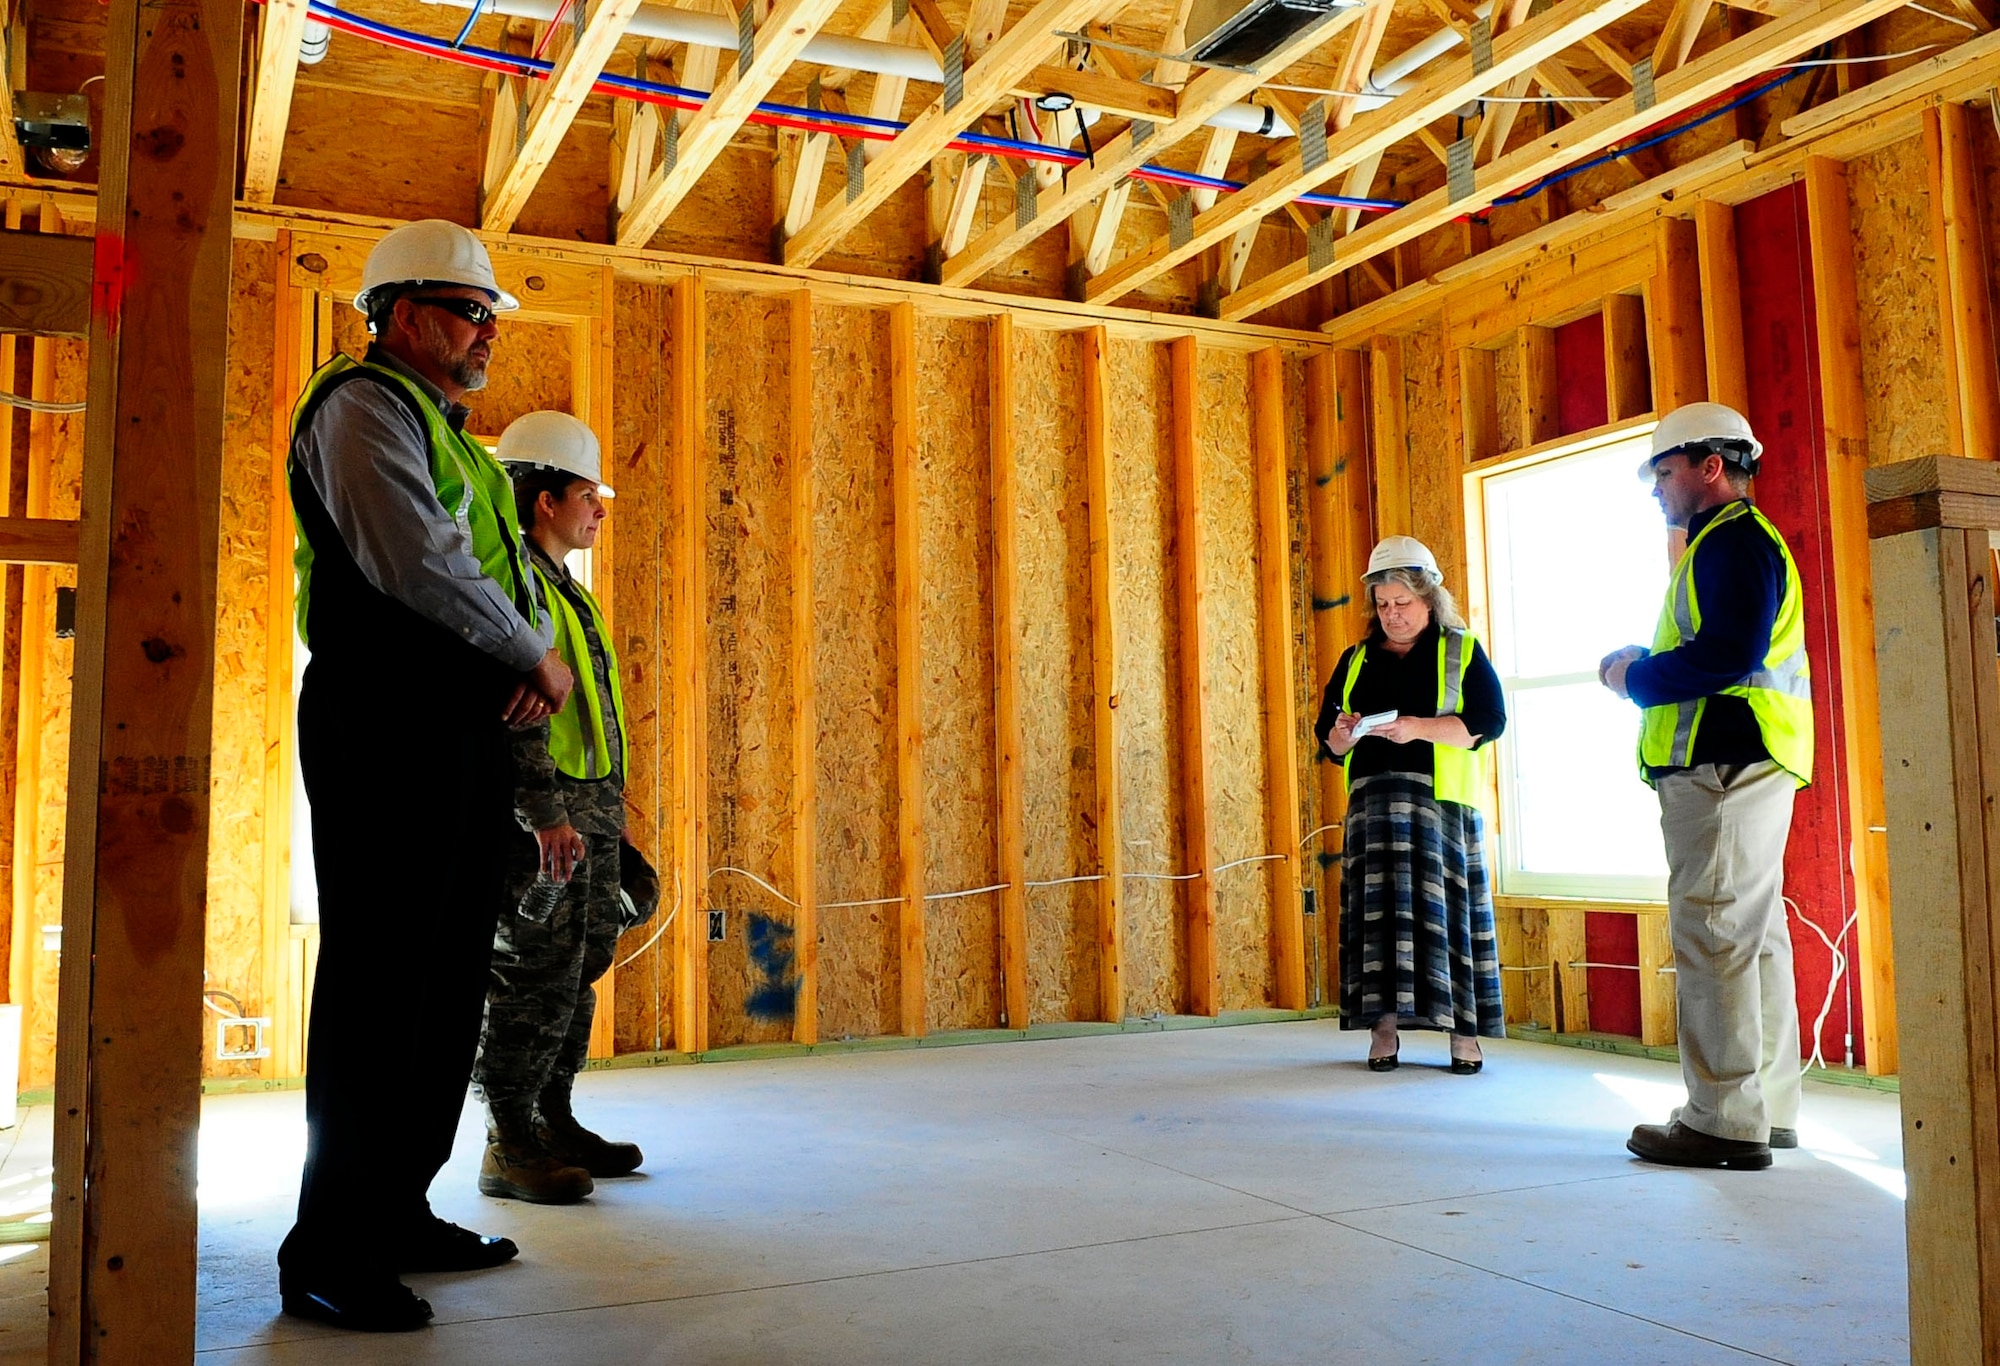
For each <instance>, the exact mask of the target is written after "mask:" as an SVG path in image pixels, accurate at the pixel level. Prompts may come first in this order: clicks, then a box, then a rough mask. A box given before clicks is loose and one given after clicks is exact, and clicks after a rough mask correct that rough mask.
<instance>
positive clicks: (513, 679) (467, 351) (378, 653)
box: [278, 219, 574, 1332]
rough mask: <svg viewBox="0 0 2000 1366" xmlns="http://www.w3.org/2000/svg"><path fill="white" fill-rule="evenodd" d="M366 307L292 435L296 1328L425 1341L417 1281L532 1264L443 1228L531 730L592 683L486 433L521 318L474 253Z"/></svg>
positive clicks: (391, 276) (490, 1242)
mask: <svg viewBox="0 0 2000 1366" xmlns="http://www.w3.org/2000/svg"><path fill="white" fill-rule="evenodd" d="M354 303H355V307H356V308H358V309H360V310H361V312H363V313H364V314H366V315H367V317H368V324H369V328H370V330H371V331H372V332H373V333H374V337H375V340H374V343H373V344H372V345H371V346H370V347H369V348H368V351H367V354H366V356H364V357H363V358H362V359H361V360H360V361H355V360H353V359H351V358H349V357H347V356H344V355H341V356H336V357H334V359H333V360H331V361H329V362H328V363H327V364H326V365H324V366H322V367H321V368H320V369H319V370H318V371H317V372H316V373H315V374H314V375H313V377H312V379H311V380H310V381H308V382H307V384H306V387H305V392H304V393H303V394H302V395H301V396H300V399H299V404H298V407H297V409H296V411H295V412H294V414H293V419H292V451H291V463H290V471H289V474H290V487H291V495H292V507H293V510H294V513H295V515H296V518H297V525H298V549H297V553H296V555H295V557H294V559H295V563H296V566H297V570H298V626H299V634H300V636H301V638H302V639H303V640H304V641H305V642H306V645H307V647H308V649H309V650H310V651H311V661H310V663H309V664H308V665H307V667H306V672H305V679H304V683H303V685H302V687H301V689H300V693H299V717H298V727H299V731H298V734H299V765H300V770H301V772H302V774H303V776H304V778H305V787H306V795H307V797H308V799H309V800H310V802H311V805H312V842H313V850H312V852H313V862H314V869H315V874H316V878H317V882H318V887H319V911H320V953H319V966H318V969H317V972H316V976H315V979H314V986H313V997H312V1003H313V1004H312V1023H311V1033H310V1040H309V1043H308V1053H307V1076H306V1131H307V1137H306V1161H305V1171H304V1174H303V1177H302V1179H301V1181H300V1190H299V1217H298V1223H297V1224H296V1225H295V1226H294V1227H293V1229H292V1231H291V1233H290V1235H289V1236H288V1237H287V1238H286V1239H285V1242H284V1246H283V1247H281V1248H280V1249H279V1251H278V1281H279V1291H280V1294H281V1296H282V1299H283V1303H284V1308H285V1312H286V1313H289V1314H297V1315H301V1316H304V1317H309V1318H316V1319H321V1320H324V1321H326V1322H329V1323H333V1324H336V1325H339V1326H341V1327H345V1328H354V1329H361V1330H364V1331H373V1332H397V1331H404V1330H408V1329H414V1328H420V1327H422V1326H423V1325H424V1324H425V1323H426V1322H428V1321H429V1319H430V1317H431V1308H430V1305H429V1304H427V1303H426V1302H425V1301H424V1300H422V1299H420V1298H418V1297H417V1295H416V1294H414V1293H413V1292H412V1291H411V1290H410V1288H409V1287H408V1286H406V1285H404V1284H403V1282H402V1280H401V1276H402V1274H404V1273H408V1272H437V1271H472V1270H479V1269H481V1268H484V1267H490V1266H497V1265H499V1264H500V1263H501V1262H504V1261H506V1260H508V1259H509V1258H511V1257H513V1256H514V1255H515V1253H516V1252H517V1250H518V1249H517V1248H516V1247H515V1246H514V1244H513V1243H512V1242H511V1241H510V1240H508V1239H506V1238H491V1237H483V1236H481V1235H480V1234H477V1233H474V1232H472V1231H471V1230H469V1229H464V1228H460V1227H459V1226H458V1225H456V1224H453V1223H449V1222H447V1221H445V1220H443V1219H440V1218H438V1217H437V1216H436V1215H434V1214H433V1213H432V1212H431V1208H430V1202H429V1199H428V1197H427V1192H428V1190H429V1188H430V1183H431V1179H432V1178H433V1177H434V1176H436V1174H437V1172H438V1170H439V1168H441V1167H442V1166H443V1165H444V1163H445V1160H446V1159H447V1158H448V1157H450V1155H451V1145H452V1138H453V1135H454V1133H455V1132H456V1130H457V1127H458V1117H459V1111H460V1109H461V1108H462V1106H463V1104H464V1101H465V1091H466V1084H467V1081H468V1079H469V1077H470V1074H471V1070H472V1059H473V1053H474V1049H475V1048H476V1046H477V1043H478V1039H479V1025H480V1014H481V1011H482V1009H483V1006H484V1003H485V997H486V983H487V972H488V964H489V959H490V955H491V952H492V947H493V934H494V927H495V923H496V920H497V908H498V906H499V902H500V896H501V890H502V879H503V877H504V870H505V850H506V842H507V840H508V839H509V837H510V834H511V832H512V831H513V829H514V825H513V816H512V808H513V778H512V772H511V769H510V766H509V751H508V738H507V737H508V731H509V728H510V727H516V726H526V725H533V724H536V723H538V722H541V721H543V720H545V719H546V718H547V717H548V716H549V714H550V713H551V712H554V711H559V710H560V709H561V707H562V704H563V702H564V700H565V699H566V698H567V697H568V695H569V691H570V688H571V686H572V684H573V682H574V679H573V677H572V675H571V673H570V671H569V669H568V668H567V667H566V666H565V665H564V664H563V662H562V660H561V657H560V656H559V655H557V654H556V652H555V651H554V650H553V649H551V648H550V647H551V643H552V635H551V632H550V629H549V625H548V622H547V620H546V613H545V612H544V611H543V609H542V608H541V607H540V605H539V604H538V603H537V601H536V599H535V597H534V596H533V593H532V588H531V583H530V580H529V577H528V566H527V558H526V554H525V552H524V550H523V548H522V544H521V533H520V528H519V526H518V525H517V523H516V519H515V511H514V499H513V489H512V485H511V484H510V482H509V480H508V478H507V475H506V474H505V473H504V472H503V471H502V470H501V468H500V466H499V465H498V464H496V463H495V462H494V460H493V457H492V456H491V454H489V453H488V452H487V450H486V448H485V447H484V446H482V445H480V444H479V442H477V441H476V440H474V439H472V438H471V437H469V436H467V435H466V434H465V432H464V424H465V419H466V417H467V409H466V407H465V404H464V402H463V400H464V399H465V397H466V396H467V395H468V394H470V393H472V392H474V391H476V390H478V389H480V388H481V387H483V386H484V385H485V383H486V367H487V365H488V363H489V362H490V361H491V359H492V353H493V342H494V339H495V337H497V336H498V334H499V326H498V324H497V321H496V314H497V313H499V312H502V311H505V310H508V309H512V308H515V307H517V306H518V305H517V303H516V301H515V300H514V298H513V297H512V296H511V295H509V294H507V293H506V292H505V291H504V290H502V289H501V288H500V287H499V285H498V284H497V283H496V281H495V280H494V276H493V264H492V261H491V260H490V259H489V258H488V256H487V254H486V248H485V247H484V246H483V245H481V243H480V241H479V239H478V238H476V237H474V236H473V235H472V233H470V232H468V231H467V230H466V229H464V228H462V227H460V226H458V225H457V224H455V223H448V222H444V221H442V220H438V219H431V220H426V221H423V222H418V223H410V224H407V225H405V226H403V227H400V228H397V229H395V230H394V231H392V232H390V233H388V234H387V235H386V236H385V237H383V239H382V240H381V241H380V242H379V243H378V244H377V245H376V247H375V249H374V250H373V251H372V252H371V253H370V254H369V257H368V261H367V264H366V266H365V267H364V268H363V271H362V287H361V290H360V292H359V293H358V294H357V295H356V296H355V300H354Z"/></svg>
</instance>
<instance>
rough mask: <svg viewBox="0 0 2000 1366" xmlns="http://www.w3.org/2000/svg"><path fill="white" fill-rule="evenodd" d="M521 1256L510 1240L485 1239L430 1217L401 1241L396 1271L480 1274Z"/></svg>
mask: <svg viewBox="0 0 2000 1366" xmlns="http://www.w3.org/2000/svg"><path fill="white" fill-rule="evenodd" d="M520 1255H521V1249H520V1248H519V1247H517V1246H515V1244H514V1240H513V1239H512V1238H497V1237H488V1236H486V1235H485V1234H481V1233H474V1232H473V1231H472V1230H471V1229H469V1228H460V1227H459V1226H458V1225H457V1224H454V1223H450V1222H449V1221H447V1220H444V1219H438V1218H435V1217H433V1218H432V1220H431V1221H430V1223H429V1224H425V1225H419V1226H418V1228H417V1231H416V1233H415V1234H413V1235H412V1236H411V1237H408V1238H406V1239H404V1240H403V1245H402V1247H401V1249H399V1250H398V1252H397V1254H396V1269H397V1270H398V1271H401V1272H411V1271H484V1270H486V1269H487V1268H488V1267H494V1266H498V1265H500V1264H501V1263H502V1262H511V1261H513V1260H514V1258H516V1257H518V1256H520Z"/></svg>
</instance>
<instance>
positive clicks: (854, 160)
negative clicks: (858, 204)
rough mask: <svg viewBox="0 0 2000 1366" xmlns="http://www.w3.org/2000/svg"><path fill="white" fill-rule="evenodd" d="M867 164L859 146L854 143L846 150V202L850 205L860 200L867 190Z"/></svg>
mask: <svg viewBox="0 0 2000 1366" xmlns="http://www.w3.org/2000/svg"><path fill="white" fill-rule="evenodd" d="M867 178H868V162H867V160H866V158H865V156H864V154H863V153H862V150H861V144H860V143H858V142H856V143H853V144H851V145H850V146H849V147H848V149H847V202H848V203H850V204H852V203H853V202H854V201H855V200H857V199H859V198H861V192H862V190H864V189H865V188H867Z"/></svg>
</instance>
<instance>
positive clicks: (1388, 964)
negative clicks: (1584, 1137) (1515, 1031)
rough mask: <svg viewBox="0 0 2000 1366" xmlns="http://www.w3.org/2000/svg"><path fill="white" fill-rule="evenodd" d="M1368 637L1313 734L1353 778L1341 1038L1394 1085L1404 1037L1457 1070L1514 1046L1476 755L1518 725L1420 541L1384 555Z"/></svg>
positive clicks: (1374, 572)
mask: <svg viewBox="0 0 2000 1366" xmlns="http://www.w3.org/2000/svg"><path fill="white" fill-rule="evenodd" d="M1363 584H1364V585H1365V586H1366V589H1367V593H1368V604H1367V605H1368V626H1369V629H1368V633H1367V635H1366V636H1365V637H1364V638H1363V639H1362V641H1361V642H1360V643H1359V644H1357V645H1352V646H1349V647H1348V649H1347V652H1346V653H1345V654H1343V655H1342V656H1341V657H1340V663H1339V664H1338V665H1336V666H1335V668H1334V671H1333V677H1332V678H1330V679H1329V680H1328V681H1327V685H1326V695H1325V697H1324V698H1323V699H1322V701H1321V703H1320V710H1319V720H1318V723H1317V724H1316V725H1315V726H1314V727H1313V730H1314V733H1315V734H1317V735H1318V736H1320V738H1321V740H1322V743H1323V744H1324V745H1325V747H1326V754H1327V756H1328V757H1329V758H1331V759H1332V760H1334V761H1335V762H1336V763H1339V764H1340V765H1341V766H1342V767H1343V768H1344V769H1345V771H1346V778H1347V787H1348V795H1347V822H1346V827H1345V835H1346V839H1345V849H1344V853H1343V856H1342V860H1341V878H1340V1024H1341V1028H1343V1029H1369V1030H1372V1031H1373V1037H1372V1038H1371V1039H1370V1041H1369V1047H1368V1066H1369V1068H1370V1069H1371V1070H1373V1071H1377V1072H1387V1071H1391V1070H1393V1069H1394V1068H1395V1067H1396V1065H1397V1063H1398V1061H1399V1058H1400V1040H1399V1034H1398V1031H1399V1030H1400V1029H1436V1030H1443V1031H1445V1032H1446V1033H1448V1034H1449V1035H1450V1036H1451V1070H1452V1071H1453V1072H1456V1073H1458V1074H1460V1075H1470V1074H1472V1073H1474V1072H1477V1071H1479V1069H1480V1067H1481V1066H1482V1065H1483V1059H1482V1058H1481V1055H1480V1051H1479V1036H1480V1035H1482V1034H1483V1035H1487V1036H1489V1037H1494V1038H1498V1037H1500V1036H1501V1035H1503V1034H1504V1033H1505V1023H1504V1020H1503V1016H1502V1010H1501V1003H1500V954H1499V947H1498V941H1497V940H1496V938H1495V936H1494V932H1493V897H1492V893H1491V889H1490V888H1489V886H1488V884H1487V877H1486V856H1485V850H1484V847H1483V846H1484V840H1485V823H1484V818H1483V816H1482V814H1481V813H1482V810H1483V809H1484V808H1485V807H1486V806H1487V805H1488V803H1489V801H1490V797H1489V793H1490V791H1491V788H1492V783H1491V780H1490V777H1489V774H1488V772H1487V769H1486V763H1485V760H1486V756H1485V755H1484V754H1483V753H1482V752H1481V747H1482V746H1484V745H1485V744H1486V743H1487V742H1489V741H1491V740H1492V739H1493V738H1494V737H1495V736H1497V735H1499V734H1500V732H1501V730H1502V729H1503V728H1505V726H1506V724H1507V716H1506V707H1505V702H1504V701H1503V699H1502V697H1501V694H1500V680H1499V678H1498V676H1497V675H1495V674H1494V672H1493V665H1492V664H1491V663H1490V662H1489V661H1488V660H1487V658H1486V652H1485V650H1483V649H1482V648H1480V645H1479V642H1478V641H1477V640H1475V639H1474V638H1473V637H1472V634H1471V633H1470V632H1469V631H1467V630H1466V629H1465V622H1464V621H1463V620H1462V619H1461V618H1460V617H1459V615H1458V608H1457V607H1456V605H1455V604H1454V603H1453V602H1452V600H1451V594H1450V593H1449V592H1447V591H1446V589H1445V587H1444V580H1443V577H1442V576H1441V575H1440V574H1439V573H1438V567H1437V559H1436V557H1435V556H1433V555H1432V554H1431V552H1430V550H1429V549H1428V548H1427V547H1425V545H1424V544H1423V543H1422V542H1421V541H1418V540H1416V539H1415V538H1414V537H1410V536H1390V537H1388V538H1387V539H1385V540H1384V541H1382V543H1381V544H1380V545H1378V546H1376V547H1375V552H1374V554H1372V555H1370V556H1369V559H1368V573H1367V576H1366V577H1365V578H1364V579H1363Z"/></svg>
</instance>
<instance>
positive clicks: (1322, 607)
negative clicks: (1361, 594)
mask: <svg viewBox="0 0 2000 1366" xmlns="http://www.w3.org/2000/svg"><path fill="white" fill-rule="evenodd" d="M1353 601H1354V595H1353V594H1351V593H1342V594H1341V595H1340V596H1339V597H1337V598H1322V597H1319V596H1317V595H1315V596H1314V598H1313V611H1315V612H1331V611H1332V610H1333V609H1334V608H1336V607H1345V606H1347V604H1348V603H1350V602H1353Z"/></svg>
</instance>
